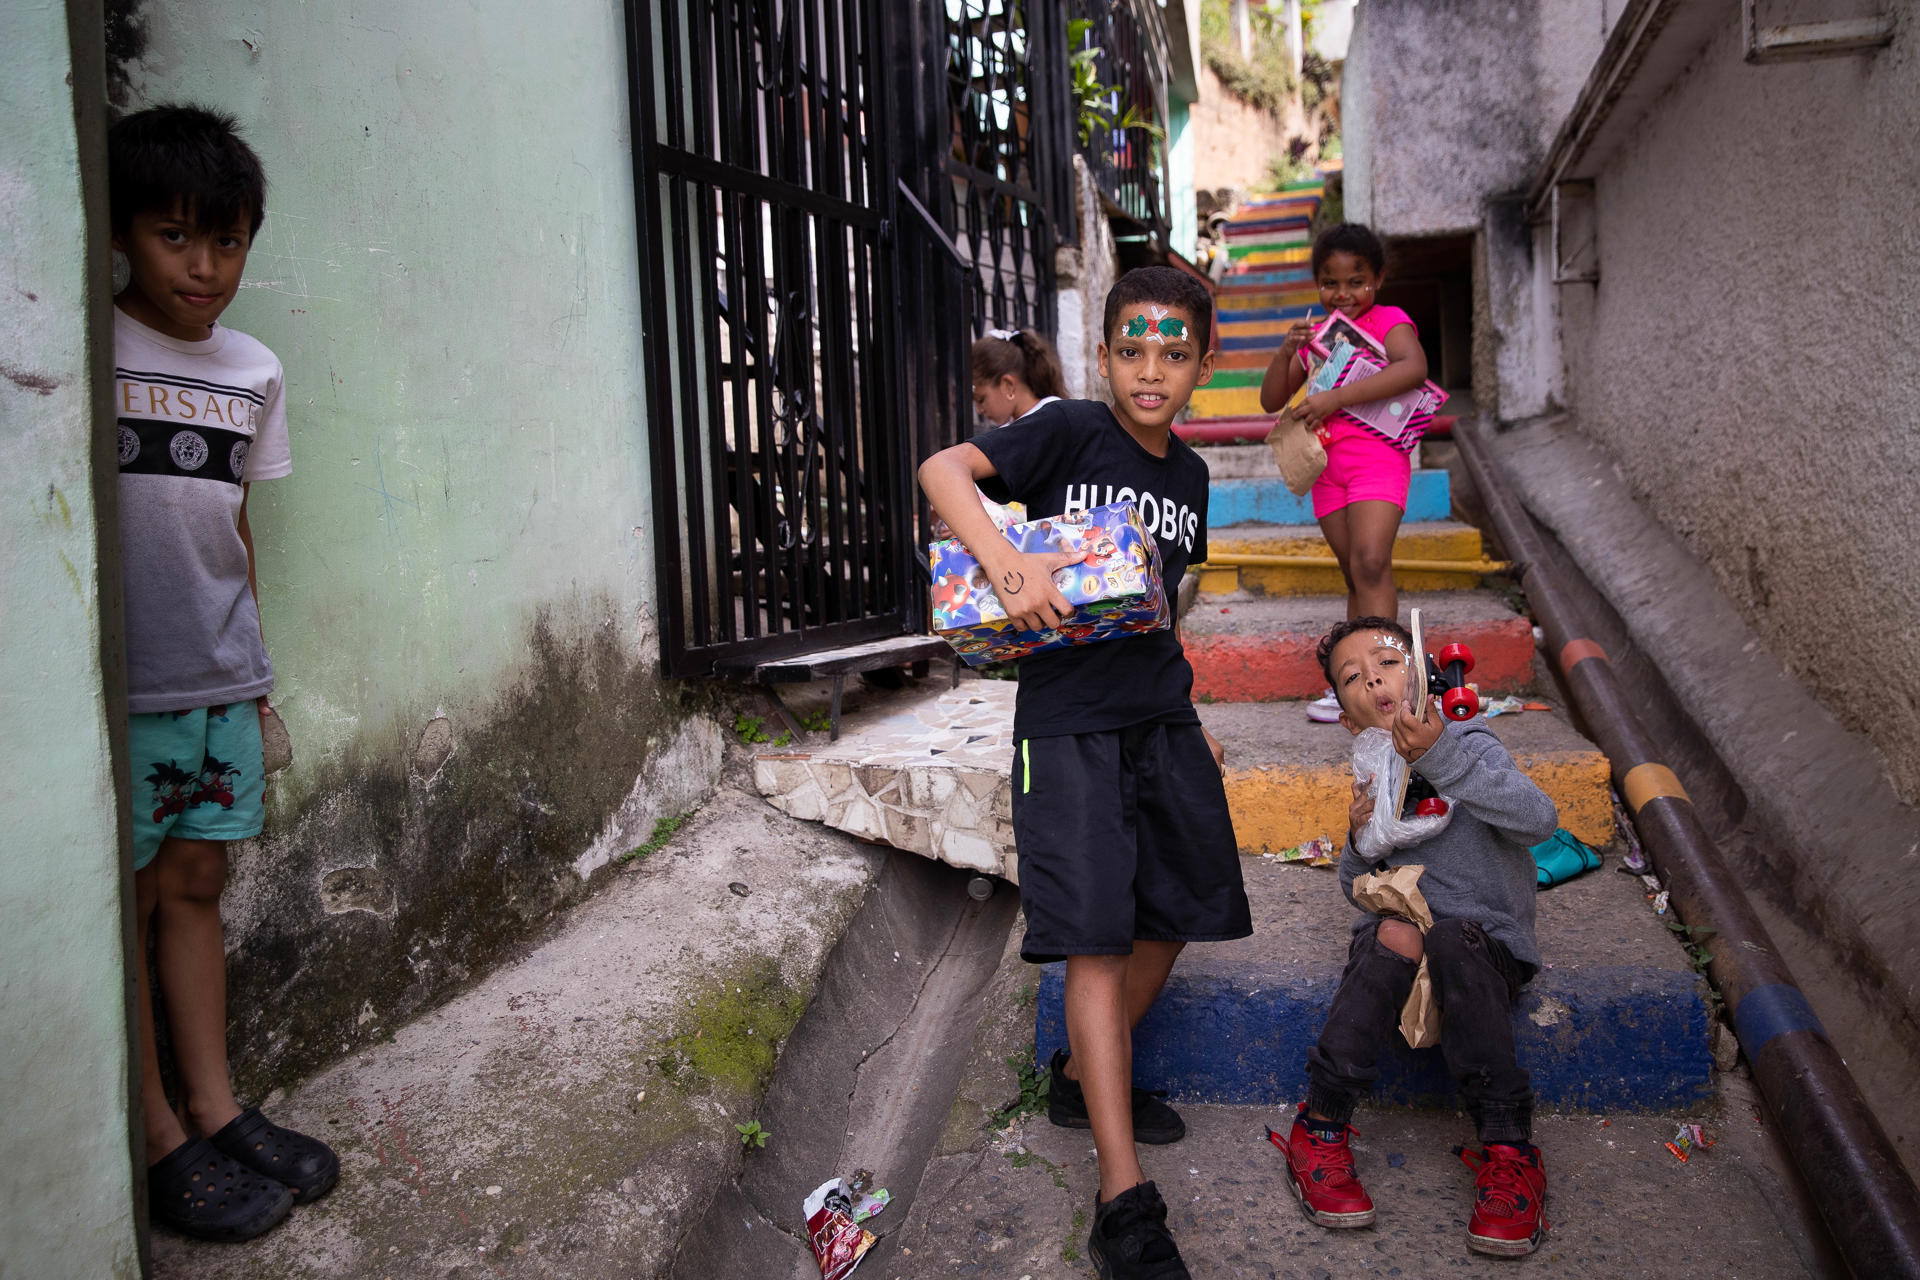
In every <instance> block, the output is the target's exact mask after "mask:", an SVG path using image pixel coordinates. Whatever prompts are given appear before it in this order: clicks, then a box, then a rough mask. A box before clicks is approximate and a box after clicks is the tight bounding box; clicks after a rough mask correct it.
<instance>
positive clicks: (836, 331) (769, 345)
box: [627, 0, 1073, 676]
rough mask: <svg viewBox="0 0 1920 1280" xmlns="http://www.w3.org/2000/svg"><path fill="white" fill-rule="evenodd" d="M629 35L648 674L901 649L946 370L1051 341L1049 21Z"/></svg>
mask: <svg viewBox="0 0 1920 1280" xmlns="http://www.w3.org/2000/svg"><path fill="white" fill-rule="evenodd" d="M1027 13H1031V14H1033V15H1034V16H1033V17H1032V20H1031V23H1029V20H1028V18H1027V17H1026V16H1025V15H1026V14H1027ZM627 26H628V39H629V80H630V85H631V94H632V108H633V122H634V157H635V174H636V178H635V181H636V184H637V197H638V206H639V221H640V228H639V230H640V252H641V258H642V265H643V271H642V287H643V298H642V316H643V319H642V341H643V343H644V345H645V359H646V371H645V373H646V384H647V385H646V397H647V408H648V415H649V428H650V435H651V444H652V461H653V484H654V504H655V513H656V529H655V534H656V537H655V563H656V565H657V567H658V573H659V579H660V582H659V591H660V602H661V614H662V617H661V624H662V625H661V633H662V648H663V653H664V657H665V663H666V672H667V674H668V675H670V676H688V675H701V674H706V673H708V672H711V671H713V670H714V669H715V667H716V665H718V666H722V667H726V668H732V667H734V666H735V665H736V664H739V663H741V662H743V661H745V660H748V659H752V660H754V661H767V660H772V659H776V658H780V657H783V656H787V655H790V654H793V653H798V652H802V651H811V650H816V649H821V648H826V647H829V646H834V645H844V644H853V643H857V642H860V641H864V640H872V639H879V638H882V637H885V636H890V635H900V634H904V633H909V632H914V631H919V630H921V629H922V622H923V619H924V614H925V607H926V603H925V596H924V593H923V591H922V590H921V586H922V580H921V577H920V575H919V573H918V572H917V571H916V568H915V564H916V561H917V560H918V558H919V552H918V541H917V536H916V528H915V526H916V513H917V512H918V510H919V506H920V504H919V502H918V495H917V492H916V491H915V489H914V486H913V482H912V468H913V466H914V465H915V463H916V462H917V461H918V459H919V458H921V457H923V456H925V454H926V453H927V452H929V451H931V450H932V449H937V448H940V447H943V446H944V445H947V444H951V443H953V442H954V441H955V440H958V439H964V438H965V436H966V435H967V434H968V433H969V430H970V428H971V425H972V414H971V408H970V405H969V403H968V394H967V386H968V383H967V360H966V345H967V343H968V342H969V341H970V340H971V339H972V338H973V337H975V336H977V335H978V334H979V333H980V332H981V331H982V330H984V329H985V328H987V327H989V326H991V325H1033V326H1035V327H1037V328H1039V329H1041V330H1042V331H1043V332H1047V333H1049V334H1050V333H1052V331H1053V328H1054V273H1053V249H1054V245H1055V241H1056V233H1055V230H1054V228H1055V226H1056V224H1057V222H1058V221H1059V215H1060V214H1061V213H1063V212H1064V214H1065V219H1064V221H1065V225H1066V226H1067V227H1068V228H1071V227H1072V226H1073V218H1072V213H1071V189H1072V188H1071V155H1072V152H1071V139H1070V135H1069V133H1068V131H1067V124H1066V113H1067V103H1066V87H1065V58H1066V50H1065V42H1066V36H1065V17H1064V9H1063V6H1062V5H1061V4H1060V3H1057V2H1056V3H1044V2H1042V3H1037V4H1036V3H1021V2H1020V0H627Z"/></svg>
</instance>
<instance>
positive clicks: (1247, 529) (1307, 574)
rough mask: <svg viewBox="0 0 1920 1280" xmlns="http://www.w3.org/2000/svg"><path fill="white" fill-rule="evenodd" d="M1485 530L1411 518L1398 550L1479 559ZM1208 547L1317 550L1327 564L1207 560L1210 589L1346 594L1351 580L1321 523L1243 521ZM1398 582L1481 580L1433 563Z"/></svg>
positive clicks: (1429, 586) (1414, 555)
mask: <svg viewBox="0 0 1920 1280" xmlns="http://www.w3.org/2000/svg"><path fill="white" fill-rule="evenodd" d="M1481 546H1482V544H1481V541H1480V531H1479V530H1478V529H1476V528H1474V527H1473V526H1472V525H1467V524H1461V523H1459V522H1457V521H1453V520H1436V521H1431V522H1426V523H1408V524H1403V525H1401V526H1400V536H1399V537H1398V538H1397V539H1396V540H1395V541H1394V544H1393V553H1394V555H1395V556H1396V557H1399V558H1401V559H1412V560H1446V561H1455V562H1460V563H1467V564H1471V563H1476V562H1478V561H1480V559H1481V556H1482V550H1481ZM1207 549H1208V552H1209V554H1211V555H1214V556H1220V555H1223V554H1224V555H1230V554H1233V553H1240V554H1243V555H1270V556H1314V557H1322V558H1325V559H1326V560H1327V561H1328V563H1327V564H1325V565H1324V566H1318V565H1316V566H1311V567H1299V566H1259V567H1253V566H1249V567H1244V568H1233V567H1231V566H1225V565H1211V564H1210V565H1207V566H1205V567H1204V568H1202V569H1201V570H1200V590H1201V591H1202V592H1205V593H1207V594H1209V595H1212V594H1223V593H1226V592H1229V591H1236V590H1241V589H1245V590H1249V591H1252V592H1254V593H1256V594H1258V595H1269V596H1327V595H1344V594H1345V593H1346V590H1347V586H1346V581H1345V580H1344V579H1343V578H1341V576H1340V570H1339V567H1338V566H1336V565H1334V564H1332V563H1331V560H1332V553H1331V552H1329V551H1328V550H1327V544H1326V540H1325V539H1324V538H1322V537H1321V536H1320V531H1319V530H1318V529H1317V528H1312V527H1302V526H1300V525H1284V524H1272V525H1238V526H1235V527H1233V528H1226V529H1220V530H1217V531H1214V532H1211V533H1210V534H1209V535H1208V538H1207ZM1393 580H1394V584H1395V585H1396V586H1397V587H1398V588H1399V589H1400V590H1402V591H1465V590H1471V589H1473V588H1475V587H1478V586H1480V585H1481V575H1480V574H1479V573H1478V572H1473V571H1445V570H1431V569H1403V570H1395V572H1394V575H1393Z"/></svg>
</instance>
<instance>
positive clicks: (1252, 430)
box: [1173, 415, 1273, 444]
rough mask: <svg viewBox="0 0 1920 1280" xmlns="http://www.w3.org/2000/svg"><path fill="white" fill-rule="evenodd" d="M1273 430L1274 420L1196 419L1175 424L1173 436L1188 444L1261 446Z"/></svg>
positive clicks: (1265, 417)
mask: <svg viewBox="0 0 1920 1280" xmlns="http://www.w3.org/2000/svg"><path fill="white" fill-rule="evenodd" d="M1271 430H1273V419H1272V417H1270V416H1266V415H1262V416H1260V417H1256V418H1194V419H1191V420H1189V421H1187V422H1176V423H1174V424H1173V434H1175V435H1177V436H1179V437H1180V438H1181V439H1182V440H1185V441H1186V442H1187V443H1188V444H1261V443H1263V442H1264V441H1265V440H1266V438H1267V433H1268V432H1269V431H1271Z"/></svg>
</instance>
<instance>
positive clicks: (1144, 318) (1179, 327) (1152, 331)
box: [1120, 305, 1187, 345]
mask: <svg viewBox="0 0 1920 1280" xmlns="http://www.w3.org/2000/svg"><path fill="white" fill-rule="evenodd" d="M1147 310H1148V311H1149V312H1151V313H1152V314H1151V316H1148V315H1136V316H1135V317H1134V318H1133V319H1131V320H1129V321H1127V322H1126V323H1125V324H1123V325H1121V326H1120V336H1121V337H1123V338H1147V339H1150V340H1152V341H1154V342H1158V343H1161V344H1162V345H1164V344H1165V343H1166V341H1167V339H1169V338H1174V339H1179V338H1184V337H1186V336H1187V322H1186V321H1184V320H1182V319H1181V318H1180V317H1179V316H1175V315H1169V314H1168V313H1167V309H1166V308H1165V307H1162V306H1155V305H1149V306H1148V307H1147Z"/></svg>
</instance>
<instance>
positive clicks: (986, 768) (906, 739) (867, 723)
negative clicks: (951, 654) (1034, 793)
mask: <svg viewBox="0 0 1920 1280" xmlns="http://www.w3.org/2000/svg"><path fill="white" fill-rule="evenodd" d="M1014 690H1015V686H1014V684H1013V683H1012V682H1011V681H1004V680H979V679H963V680H962V681H961V682H960V684H959V686H958V687H956V688H953V689H949V690H944V691H941V692H939V693H938V694H937V695H935V696H928V695H926V694H921V695H919V696H915V697H911V698H890V699H887V700H886V701H885V702H883V703H881V704H879V705H878V706H876V707H874V708H873V709H871V710H867V711H862V712H859V713H856V714H853V715H849V716H848V717H847V718H846V720H844V721H843V722H842V729H841V733H840V740H839V741H838V742H833V743H823V744H815V745H811V746H809V747H808V748H807V749H806V750H793V751H763V752H761V753H760V754H759V755H757V756H756V757H755V758H754V769H753V774H754V783H755V785H756V786H757V787H758V788H759V790H760V794H761V795H763V796H765V797H766V798H767V799H768V800H769V801H770V802H771V803H772V804H773V805H774V807H776V808H778V809H780V810H781V811H783V812H785V813H788V814H791V815H792V816H794V817H796V818H803V819H806V820H808V821H812V822H824V823H826V824H827V825H828V826H830V827H834V828H836V829H838V830H840V831H845V832H847V833H848V834H850V835H854V836H858V837H859V838H861V839H863V840H873V841H878V842H880V843H883V844H890V845H893V846H894V847H895V848H899V849H906V850H910V851H912V852H914V853H918V854H922V855H924V856H926V857H929V858H937V859H939V860H940V861H942V862H945V863H948V864H950V865H952V866H956V867H963V868H966V869H967V870H970V871H979V872H983V873H986V874H988V875H997V876H1004V877H1005V878H1006V879H1008V880H1014V879H1016V877H1017V869H1016V866H1015V862H1014V856H1013V823H1012V812H1013V810H1012V805H1013V793H1012V790H1011V788H1010V786H1009V783H1008V779H1009V776H1010V774H1011V771H1012V768H1013V698H1014Z"/></svg>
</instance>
